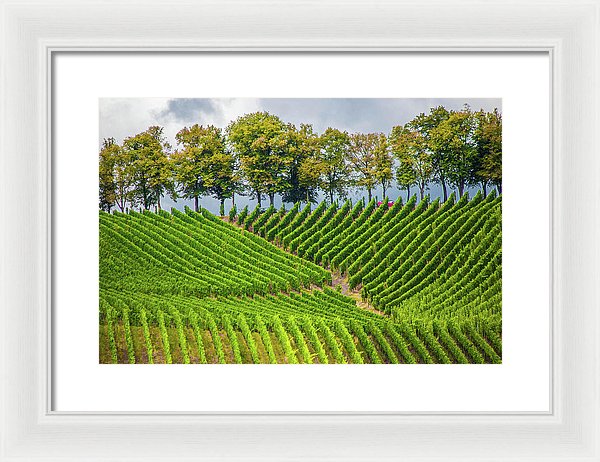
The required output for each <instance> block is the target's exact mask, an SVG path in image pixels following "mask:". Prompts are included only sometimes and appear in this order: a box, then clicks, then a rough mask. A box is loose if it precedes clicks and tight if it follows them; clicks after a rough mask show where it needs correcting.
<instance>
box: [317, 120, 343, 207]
mask: <svg viewBox="0 0 600 462" xmlns="http://www.w3.org/2000/svg"><path fill="white" fill-rule="evenodd" d="M320 144H321V152H320V155H319V159H318V162H314V163H315V164H317V165H318V168H319V169H320V175H319V178H320V184H321V188H322V189H323V191H324V192H326V193H327V195H328V196H329V202H330V203H333V198H334V195H336V194H337V195H338V196H339V197H340V198H344V197H346V190H347V188H348V186H350V173H351V168H350V165H349V163H348V151H349V148H350V137H349V136H348V133H347V132H342V131H340V130H338V129H336V128H328V129H327V130H325V132H324V133H323V134H322V135H321V143H320ZM316 168H317V167H315V169H316Z"/></svg>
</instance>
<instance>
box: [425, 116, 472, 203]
mask: <svg viewBox="0 0 600 462" xmlns="http://www.w3.org/2000/svg"><path fill="white" fill-rule="evenodd" d="M475 128H476V119H475V117H474V115H473V112H472V111H471V109H470V108H469V106H467V105H465V107H464V108H463V110H461V111H452V112H450V115H449V117H448V118H447V119H445V120H443V121H442V122H440V124H439V125H438V126H437V127H435V128H433V129H432V130H431V132H430V146H432V147H433V149H434V150H435V151H439V152H442V151H443V152H444V153H445V154H446V159H445V169H446V174H447V179H448V181H449V183H450V184H452V185H453V186H456V188H457V189H458V194H459V196H460V197H462V195H463V194H464V190H465V187H466V186H468V185H469V184H470V182H471V180H472V178H473V170H474V161H475V155H476V145H475Z"/></svg>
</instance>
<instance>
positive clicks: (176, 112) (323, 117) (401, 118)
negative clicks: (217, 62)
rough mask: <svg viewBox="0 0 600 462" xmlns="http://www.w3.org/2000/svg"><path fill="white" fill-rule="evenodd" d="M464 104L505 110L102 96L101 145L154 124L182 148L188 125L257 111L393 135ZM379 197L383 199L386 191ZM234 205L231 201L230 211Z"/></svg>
mask: <svg viewBox="0 0 600 462" xmlns="http://www.w3.org/2000/svg"><path fill="white" fill-rule="evenodd" d="M464 104H469V105H470V106H471V108H472V109H473V110H479V109H484V110H486V111H491V110H493V109H494V108H498V109H499V110H500V111H501V110H502V101H501V99H498V98H479V99H477V98H462V99H461V98H452V99H448V98H402V99H397V98H393V99H392V98H390V99H387V98H386V99H382V98H319V99H313V98H101V99H100V101H99V108H100V127H99V129H100V137H99V144H100V143H101V142H102V140H103V139H104V138H108V137H113V138H115V139H116V140H117V142H118V143H121V142H122V141H123V139H125V138H127V137H129V136H132V135H135V134H137V133H139V132H141V131H143V130H145V129H146V128H148V127H149V126H151V125H160V126H163V127H164V129H165V134H166V136H167V138H168V139H169V141H170V142H171V144H172V145H173V147H176V143H175V134H176V133H177V132H178V131H179V130H181V129H182V128H183V127H185V126H191V125H193V124H195V123H197V124H202V125H207V124H212V125H215V126H217V127H221V128H225V127H226V126H227V125H228V124H229V122H230V121H232V120H234V119H236V118H237V117H239V116H241V115H243V114H246V113H249V112H255V111H269V112H270V113H272V114H276V115H278V116H279V117H280V118H281V119H282V120H284V121H285V122H291V123H294V124H296V125H298V124H300V123H309V124H312V125H313V127H314V129H315V131H316V132H318V133H322V132H323V131H324V130H325V129H326V128H327V127H335V128H338V129H340V130H347V131H348V132H350V133H352V132H383V133H386V134H387V133H389V132H390V130H391V129H392V127H393V126H394V125H399V124H402V125H403V124H405V123H407V122H408V121H410V120H411V119H412V118H413V117H414V116H416V115H417V114H419V113H421V112H429V109H430V108H432V107H436V106H439V105H443V106H445V107H446V108H447V109H460V108H461V107H462V106H463V105H464ZM414 192H416V189H415V191H414ZM428 192H429V194H431V196H432V197H437V196H439V195H441V190H440V188H439V187H438V186H437V185H430V188H429V191H428ZM411 193H412V190H411ZM374 194H375V195H378V196H379V197H381V188H379V189H378V190H376V191H375V193H374ZM388 195H389V196H390V197H391V198H392V199H395V198H396V197H397V196H398V195H402V197H403V198H404V199H405V198H406V191H402V192H400V191H398V189H396V188H395V187H392V188H391V190H390V191H389V192H388ZM363 196H366V191H362V190H361V191H352V192H351V194H350V195H349V197H350V198H352V199H354V200H357V199H359V198H361V197H363ZM230 202H231V201H227V203H226V210H229V207H230ZM162 203H163V207H164V208H166V209H167V210H168V209H169V208H170V207H172V206H174V207H177V208H179V209H183V206H184V205H188V206H191V205H192V202H191V201H184V200H182V199H179V200H178V201H177V203H173V202H172V201H171V200H170V199H169V198H163V200H162ZM263 203H264V202H263ZM201 204H202V206H203V207H205V208H207V209H209V210H210V211H211V212H213V213H216V212H218V209H219V205H218V201H217V200H215V199H211V198H208V197H203V198H202V200H201ZM236 204H238V208H239V207H240V206H241V207H243V206H244V205H246V204H249V205H250V207H254V206H255V205H256V200H249V198H247V197H237V198H236ZM280 205H281V200H280V198H277V200H276V206H280Z"/></svg>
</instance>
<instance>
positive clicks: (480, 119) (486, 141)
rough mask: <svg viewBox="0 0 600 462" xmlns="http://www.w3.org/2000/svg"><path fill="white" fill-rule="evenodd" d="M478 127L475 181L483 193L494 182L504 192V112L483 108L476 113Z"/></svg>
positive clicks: (500, 191)
mask: <svg viewBox="0 0 600 462" xmlns="http://www.w3.org/2000/svg"><path fill="white" fill-rule="evenodd" d="M475 118H476V119H477V124H476V125H477V128H476V129H475V135H474V137H475V144H476V146H477V148H476V156H475V162H474V171H473V181H474V182H478V183H479V184H481V187H482V189H483V195H484V196H486V195H487V190H486V187H487V185H488V184H490V183H491V184H493V185H494V186H496V187H497V188H498V192H499V193H502V114H500V112H498V109H494V110H493V112H484V111H483V110H481V111H479V112H477V113H475Z"/></svg>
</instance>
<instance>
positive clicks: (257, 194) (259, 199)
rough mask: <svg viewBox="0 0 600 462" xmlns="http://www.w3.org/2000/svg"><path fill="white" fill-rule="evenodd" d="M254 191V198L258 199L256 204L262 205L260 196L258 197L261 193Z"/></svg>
mask: <svg viewBox="0 0 600 462" xmlns="http://www.w3.org/2000/svg"><path fill="white" fill-rule="evenodd" d="M255 192H256V198H257V199H258V206H259V207H262V198H261V197H260V196H261V194H260V192H258V191H255Z"/></svg>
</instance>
